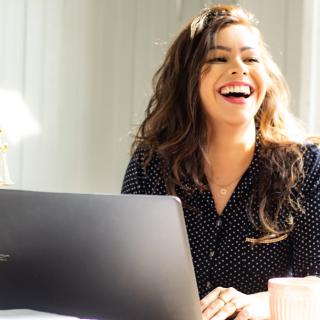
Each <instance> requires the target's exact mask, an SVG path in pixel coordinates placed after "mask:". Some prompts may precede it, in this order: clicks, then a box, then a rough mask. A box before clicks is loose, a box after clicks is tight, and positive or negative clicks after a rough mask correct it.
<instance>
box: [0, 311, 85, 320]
mask: <svg viewBox="0 0 320 320" xmlns="http://www.w3.org/2000/svg"><path fill="white" fill-rule="evenodd" d="M0 319H1V320H22V319H24V320H31V319H32V320H40V319H41V320H45V319H51V320H54V319H57V320H76V319H79V318H75V317H69V316H63V315H58V314H52V313H46V312H40V311H34V310H28V309H17V310H0Z"/></svg>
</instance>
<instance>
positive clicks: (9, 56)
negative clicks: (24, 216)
mask: <svg viewBox="0 0 320 320" xmlns="http://www.w3.org/2000/svg"><path fill="white" fill-rule="evenodd" d="M207 2H208V1H200V0H198V1H196V0H176V1H174V0H162V1H158V0H117V1H111V0H54V1H53V0H0V89H10V90H15V91H16V92H18V93H19V94H21V96H22V98H23V99H24V101H25V104H26V106H27V108H28V110H29V111H30V114H31V116H32V117H33V118H34V120H35V121H36V122H37V123H38V125H39V128H40V133H39V134H36V135H30V136H29V137H26V138H24V139H23V140H21V141H20V142H19V143H17V144H13V143H11V144H10V150H9V154H8V160H9V167H10V171H11V175H12V179H13V180H14V182H15V186H14V187H15V188H22V189H34V190H54V191H74V192H116V193H117V192H119V190H120V186H121V180H122V176H123V174H124V169H125V167H126V165H127V162H128V159H129V153H128V152H129V145H130V141H131V139H130V136H129V131H130V130H134V129H133V127H132V126H133V125H134V124H136V123H138V122H140V121H141V119H142V117H143V112H144V109H145V107H146V104H147V101H148V96H149V95H150V92H151V91H150V89H151V77H152V74H153V73H154V71H155V70H156V68H157V67H158V66H159V63H160V61H161V59H162V57H163V53H164V51H165V49H166V47H167V43H168V42H169V41H170V40H171V39H172V38H173V37H174V35H175V34H176V33H177V31H178V30H180V28H181V26H182V24H183V23H184V22H185V21H186V20H189V18H190V17H192V16H193V15H194V14H196V13H197V12H198V11H199V10H200V8H202V6H203V3H207ZM213 2H218V1H211V3H213ZM226 2H228V3H234V2H237V1H226ZM240 3H242V4H243V5H245V6H246V7H247V8H248V9H250V10H252V11H254V12H255V13H256V15H257V16H258V18H259V20H260V21H261V23H260V28H261V30H262V32H263V34H264V35H265V40H266V42H267V43H269V45H270V49H271V51H272V52H273V55H274V57H275V59H276V61H277V62H278V63H279V65H280V66H281V68H282V69H283V71H284V73H285V75H286V76H287V78H288V81H289V84H290V86H291V88H292V89H293V92H294V98H295V102H297V101H300V100H299V99H301V96H302V95H301V92H300V88H301V70H303V68H302V62H301V61H302V47H301V42H302V34H303V28H302V18H303V15H301V10H302V9H303V8H302V3H304V2H302V1H299V0H282V1H279V0H277V1H276V0H251V1H250V0H246V1H245V0H243V1H240ZM304 59H306V57H305V58H304ZM295 106H296V109H295V110H296V112H297V113H298V112H301V109H299V108H298V107H297V106H298V104H297V103H296V104H295ZM8 107H9V106H8ZM17 117H18V115H17Z"/></svg>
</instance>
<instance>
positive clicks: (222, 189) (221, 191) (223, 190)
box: [220, 188, 227, 196]
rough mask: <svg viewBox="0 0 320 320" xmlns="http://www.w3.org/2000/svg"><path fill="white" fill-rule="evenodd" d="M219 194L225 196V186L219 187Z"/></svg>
mask: <svg viewBox="0 0 320 320" xmlns="http://www.w3.org/2000/svg"><path fill="white" fill-rule="evenodd" d="M220 194H221V195H222V196H225V195H226V194H227V189H226V188H221V189H220Z"/></svg>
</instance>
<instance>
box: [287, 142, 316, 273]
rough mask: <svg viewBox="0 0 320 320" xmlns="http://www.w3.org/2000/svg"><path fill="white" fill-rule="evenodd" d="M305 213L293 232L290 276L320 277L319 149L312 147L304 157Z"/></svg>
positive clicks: (296, 221)
mask: <svg viewBox="0 0 320 320" xmlns="http://www.w3.org/2000/svg"><path fill="white" fill-rule="evenodd" d="M305 168H306V179H305V184H304V187H303V193H304V197H305V199H304V203H305V213H304V214H301V215H299V216H298V217H296V220H295V228H294V230H293V231H292V244H293V270H292V271H293V276H297V277H304V276H308V275H317V276H320V150H319V149H318V148H317V147H316V146H314V145H312V146H309V147H308V151H307V152H306V156H305Z"/></svg>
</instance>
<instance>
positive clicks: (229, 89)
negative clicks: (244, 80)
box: [221, 86, 250, 94]
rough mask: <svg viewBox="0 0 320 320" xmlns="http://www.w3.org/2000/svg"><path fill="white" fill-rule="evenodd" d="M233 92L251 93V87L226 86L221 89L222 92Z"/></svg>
mask: <svg viewBox="0 0 320 320" xmlns="http://www.w3.org/2000/svg"><path fill="white" fill-rule="evenodd" d="M231 92H232V93H233V92H237V93H244V94H250V87H249V86H226V87H223V88H222V89H221V94H228V93H231Z"/></svg>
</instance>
